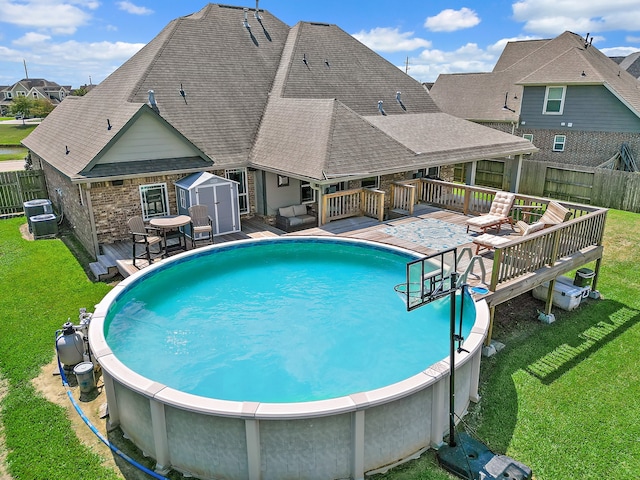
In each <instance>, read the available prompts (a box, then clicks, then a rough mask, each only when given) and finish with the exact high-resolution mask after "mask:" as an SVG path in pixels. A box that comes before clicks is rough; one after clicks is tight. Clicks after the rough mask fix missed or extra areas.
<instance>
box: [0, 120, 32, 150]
mask: <svg viewBox="0 0 640 480" xmlns="http://www.w3.org/2000/svg"><path fill="white" fill-rule="evenodd" d="M36 127H37V125H33V124H32V125H29V124H27V125H22V124H18V125H13V124H3V125H0V145H16V146H19V145H20V142H21V141H22V140H23V139H24V138H25V137H26V136H27V135H29V134H30V133H31V132H32V131H33V129H34V128H36Z"/></svg>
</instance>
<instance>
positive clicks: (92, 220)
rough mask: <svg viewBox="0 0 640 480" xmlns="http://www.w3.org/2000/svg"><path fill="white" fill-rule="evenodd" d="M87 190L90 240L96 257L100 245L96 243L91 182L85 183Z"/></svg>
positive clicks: (96, 235)
mask: <svg viewBox="0 0 640 480" xmlns="http://www.w3.org/2000/svg"><path fill="white" fill-rule="evenodd" d="M86 185H87V186H86V189H85V191H86V192H87V197H86V198H87V208H88V209H89V225H90V226H91V241H92V242H93V258H94V259H96V258H98V255H99V254H100V245H99V244H98V233H97V232H96V219H95V217H94V215H93V204H92V202H91V184H90V183H87V184H86Z"/></svg>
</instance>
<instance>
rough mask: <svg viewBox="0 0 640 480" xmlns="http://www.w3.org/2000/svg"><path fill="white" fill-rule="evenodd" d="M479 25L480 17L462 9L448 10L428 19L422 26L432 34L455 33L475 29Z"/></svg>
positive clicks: (469, 10)
mask: <svg viewBox="0 0 640 480" xmlns="http://www.w3.org/2000/svg"><path fill="white" fill-rule="evenodd" d="M479 23H480V17H478V15H477V14H476V12H474V11H473V10H471V9H469V8H466V7H463V8H461V9H460V10H453V9H451V8H448V9H446V10H443V11H441V12H440V13H439V14H438V15H436V16H435V17H428V18H427V20H426V21H425V22H424V26H425V28H427V29H429V30H431V31H432V32H455V31H456V30H462V29H465V28H471V27H475V26H476V25H478V24H479Z"/></svg>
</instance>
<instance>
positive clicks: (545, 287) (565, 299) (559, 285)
mask: <svg viewBox="0 0 640 480" xmlns="http://www.w3.org/2000/svg"><path fill="white" fill-rule="evenodd" d="M548 291H549V282H544V283H543V284H541V285H538V286H537V287H536V288H534V289H533V290H532V291H531V293H532V294H533V296H534V297H535V298H537V299H538V300H542V301H546V300H547V292H548ZM590 291H591V286H586V287H578V286H576V285H574V284H573V279H571V278H568V277H558V278H557V279H556V284H555V286H554V287H553V304H554V305H555V306H556V307H559V308H561V309H563V310H573V309H574V308H576V307H577V306H578V305H580V302H581V301H582V299H583V298H587V297H588V296H589V292H590Z"/></svg>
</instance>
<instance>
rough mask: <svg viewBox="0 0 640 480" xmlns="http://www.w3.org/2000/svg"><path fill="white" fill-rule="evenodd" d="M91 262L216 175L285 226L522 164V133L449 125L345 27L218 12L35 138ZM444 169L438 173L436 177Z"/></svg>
mask: <svg viewBox="0 0 640 480" xmlns="http://www.w3.org/2000/svg"><path fill="white" fill-rule="evenodd" d="M23 143H24V145H25V146H26V147H27V148H28V149H29V150H30V151H31V155H32V158H33V161H34V164H35V165H40V166H41V168H42V169H43V170H44V172H45V175H46V179H47V185H48V189H49V193H50V197H51V199H52V200H53V202H54V205H56V207H57V208H58V209H59V210H62V211H64V215H65V219H66V220H67V221H68V222H69V224H70V225H71V226H72V227H73V228H74V229H75V232H76V234H77V236H78V238H79V239H80V240H81V241H82V243H83V244H84V245H85V247H86V248H87V249H88V250H89V252H91V253H94V254H97V253H98V251H99V245H100V244H104V243H111V242H114V241H118V240H121V239H128V238H129V237H130V235H129V233H128V230H127V227H126V220H127V218H128V217H130V216H133V215H142V216H143V217H144V218H145V219H149V218H152V217H153V216H159V215H166V214H174V213H176V211H177V205H176V192H175V186H174V183H175V182H176V181H177V180H179V179H181V178H184V177H185V176H187V175H188V174H190V173H193V172H197V171H209V172H211V173H214V174H217V175H219V176H221V177H226V178H229V179H231V180H234V181H237V182H238V183H239V192H240V194H239V195H240V198H239V203H240V211H241V213H242V214H243V215H260V216H264V217H273V216H275V214H276V212H277V209H278V208H279V207H282V206H286V205H293V204H299V203H306V204H308V205H310V206H311V207H312V208H315V209H316V213H317V214H318V215H320V214H321V211H320V209H321V208H322V201H321V199H322V196H323V195H325V194H326V193H327V192H333V191H336V190H337V191H340V190H342V189H348V188H354V187H357V188H360V187H362V186H372V187H377V188H380V189H385V190H387V191H388V189H389V186H390V184H391V183H392V182H393V181H396V180H404V179H407V178H413V177H414V176H415V175H420V174H424V173H426V172H428V171H431V173H434V172H437V169H438V168H439V167H440V166H443V165H452V164H458V163H461V162H472V163H474V162H477V161H482V160H484V159H493V158H500V159H507V160H505V161H507V162H509V164H510V166H511V174H510V175H509V176H508V178H507V180H506V185H507V187H510V188H516V185H515V179H517V178H518V175H517V171H518V169H519V167H520V165H521V159H522V156H523V155H526V154H529V153H532V152H534V151H535V147H533V145H532V144H531V143H530V142H528V141H526V140H524V139H522V138H519V137H514V136H512V135H508V134H505V133H502V132H498V131H495V130H492V129H489V128H485V127H482V126H479V125H476V124H474V123H472V122H468V121H465V120H461V119H459V118H456V117H454V116H451V115H448V114H445V113H442V112H441V111H440V109H439V108H438V107H437V106H436V104H435V103H434V102H433V100H432V99H431V97H430V96H429V94H428V92H427V91H426V89H425V88H423V86H422V85H421V84H420V83H419V82H416V81H415V80H413V79H412V78H411V77H409V76H408V75H406V74H405V73H404V72H402V71H401V70H400V69H398V68H397V67H395V66H394V65H392V64H391V63H389V62H388V61H386V60H384V59H383V58H381V57H380V56H379V55H377V54H376V53H374V52H373V51H371V50H370V49H368V48H367V47H365V46H364V45H362V44H361V43H360V42H358V41H357V40H355V39H354V38H353V37H352V36H350V35H348V34H347V33H345V32H344V31H343V30H341V29H340V28H338V27H337V26H335V25H327V24H320V23H308V22H300V23H298V24H297V25H295V26H294V27H289V26H287V25H286V24H284V23H283V22H281V21H280V20H278V19H277V18H275V17H274V16H272V15H271V14H269V12H267V11H263V10H261V11H260V12H259V15H257V12H256V11H255V10H253V9H244V12H243V9H242V8H240V7H232V6H223V5H216V4H210V5H207V6H206V7H204V8H203V9H202V10H201V11H199V12H197V13H194V14H193V15H189V16H186V17H182V18H178V19H176V20H174V21H172V22H171V23H169V25H168V26H166V27H165V28H164V29H163V30H162V31H161V32H160V33H159V34H158V36H157V37H156V38H154V39H153V40H152V41H151V42H150V43H149V44H148V45H146V46H145V47H144V48H143V49H142V50H140V51H139V52H138V53H137V54H136V55H134V56H133V57H132V58H131V59H129V60H128V61H127V62H126V63H125V64H124V65H122V66H121V67H120V68H119V69H117V70H116V71H115V72H114V73H113V74H111V75H110V76H109V77H108V78H107V79H105V80H104V81H103V82H101V83H100V84H99V85H98V86H96V87H95V88H94V89H93V90H92V91H91V92H89V93H88V94H87V95H85V96H83V97H73V96H71V97H69V98H68V99H66V100H65V101H64V102H63V103H62V104H61V105H60V106H59V107H57V108H56V109H55V110H54V111H53V113H52V114H51V115H49V117H47V118H46V119H45V120H44V121H43V122H42V124H41V125H40V126H39V127H38V128H36V129H35V130H34V132H33V133H31V134H30V135H29V136H28V137H27V138H26V139H25V140H24V141H23ZM429 169H431V170H429Z"/></svg>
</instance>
